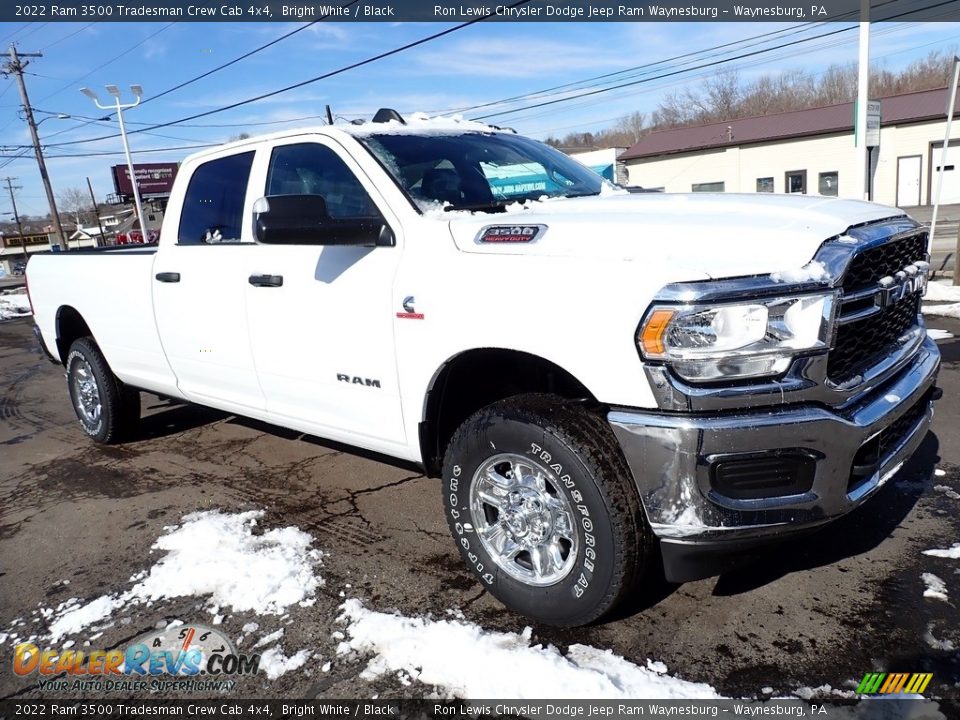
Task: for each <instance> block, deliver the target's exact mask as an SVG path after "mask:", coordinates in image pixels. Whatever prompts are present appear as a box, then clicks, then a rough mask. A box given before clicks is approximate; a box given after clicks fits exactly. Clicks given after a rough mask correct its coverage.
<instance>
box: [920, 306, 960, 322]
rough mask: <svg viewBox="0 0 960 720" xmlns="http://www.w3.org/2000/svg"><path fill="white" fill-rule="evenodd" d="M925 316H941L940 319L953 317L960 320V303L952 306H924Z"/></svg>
mask: <svg viewBox="0 0 960 720" xmlns="http://www.w3.org/2000/svg"><path fill="white" fill-rule="evenodd" d="M923 314H924V315H939V316H940V317H952V318H957V319H958V320H960V303H953V304H952V305H926V304H925V305H924V306H923Z"/></svg>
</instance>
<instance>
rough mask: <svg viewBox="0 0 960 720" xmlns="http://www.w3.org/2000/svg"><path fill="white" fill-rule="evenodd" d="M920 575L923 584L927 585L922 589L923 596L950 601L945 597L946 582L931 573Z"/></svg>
mask: <svg viewBox="0 0 960 720" xmlns="http://www.w3.org/2000/svg"><path fill="white" fill-rule="evenodd" d="M921 577H922V578H923V584H924V585H926V586H927V587H926V589H925V590H924V591H923V596H924V597H925V598H933V599H934V600H943V601H944V602H950V598H949V597H947V584H946V583H945V582H944V581H943V580H941V579H940V578H938V577H937V576H936V575H934V574H933V573H923V575H921Z"/></svg>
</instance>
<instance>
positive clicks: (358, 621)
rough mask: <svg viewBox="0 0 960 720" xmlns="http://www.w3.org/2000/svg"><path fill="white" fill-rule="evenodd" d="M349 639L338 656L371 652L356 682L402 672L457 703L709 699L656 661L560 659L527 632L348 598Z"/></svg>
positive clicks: (602, 656) (602, 655) (585, 650)
mask: <svg viewBox="0 0 960 720" xmlns="http://www.w3.org/2000/svg"><path fill="white" fill-rule="evenodd" d="M340 609H341V610H342V614H341V615H340V618H339V620H340V621H341V622H345V623H347V634H348V635H349V639H347V640H345V641H343V642H341V643H340V645H339V647H338V648H337V653H338V654H340V655H343V654H347V653H350V652H357V653H371V654H373V655H374V657H373V659H372V660H370V662H369V664H368V665H367V668H366V669H365V670H364V671H363V673H362V674H361V676H360V677H362V678H363V679H366V680H372V679H374V678H377V677H380V676H382V675H387V674H395V673H401V672H402V673H405V674H407V675H409V676H410V677H411V678H413V679H415V680H418V681H419V682H421V683H424V684H426V685H433V686H436V687H438V688H441V689H442V691H444V692H446V694H447V695H448V696H450V697H459V698H497V697H509V698H516V699H529V698H533V699H536V698H556V699H575V698H584V697H592V698H620V697H622V698H634V699H636V698H658V699H687V698H696V699H716V698H719V697H720V695H718V694H717V692H716V690H714V689H713V688H712V687H710V686H709V685H704V684H702V683H693V682H688V681H686V680H679V679H677V678H673V677H670V676H669V675H666V674H665V673H666V667H664V666H663V665H662V664H660V663H657V664H650V665H649V667H648V668H642V667H639V666H637V665H634V664H633V663H631V662H629V661H627V660H625V659H623V658H622V657H619V656H617V655H614V654H613V652H611V651H610V650H600V649H597V648H594V647H590V646H587V645H571V646H570V647H569V649H568V651H567V654H566V655H563V654H561V652H560V651H559V650H558V649H557V648H555V647H553V646H552V645H548V646H546V647H545V646H543V645H531V630H530V628H526V629H525V630H524V631H523V632H522V633H505V632H494V631H490V630H484V629H483V628H481V627H480V626H478V625H474V624H473V623H468V622H463V621H459V620H430V619H426V618H408V617H403V616H400V615H390V614H386V613H378V612H374V611H372V610H368V609H366V608H364V607H363V605H362V604H361V603H360V601H359V600H356V599H350V600H347V601H346V602H345V603H343V604H342V605H341V606H340Z"/></svg>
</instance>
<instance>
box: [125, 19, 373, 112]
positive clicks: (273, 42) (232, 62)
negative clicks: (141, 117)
mask: <svg viewBox="0 0 960 720" xmlns="http://www.w3.org/2000/svg"><path fill="white" fill-rule="evenodd" d="M358 2H360V0H350V2H348V3H347V4H346V5H343V6H341V7H340V9H341V10H345V9H346V8H349V7H351V6H353V5H356V4H357V3H358ZM331 14H332V13H328V14H326V15H324V16H323V17H321V18H318V19H316V20H313V21H312V22H308V23H306V24H304V25H301V26H299V27H298V28H296V29H294V30H291V31H290V32H288V33H286V34H284V35H281V36H280V37H278V38H276V39H274V40H271V41H270V42H268V43H266V44H264V45H261V46H260V47H257V48H254V49H253V50H251V51H249V52H246V53H244V54H243V55H240V56H238V57H235V58H234V59H233V60H230V61H228V62H225V63H224V64H223V65H219V66H218V67H215V68H213V69H212V70H208V71H207V72H205V73H202V74H200V75H197V76H196V77H193V78H190V79H189V80H186V81H184V82H182V83H180V84H179V85H174V86H173V87H172V88H167V89H166V90H164V91H163V92H161V93H158V94H157V95H151V96H150V97H148V98H146V99H145V100H143V101H142V102H141V103H140V104H141V105H146V104H147V103H148V102H152V101H154V100H157V99H158V98H162V97H163V96H164V95H169V94H170V93H172V92H175V91H177V90H180V89H181V88H185V87H187V85H192V84H193V83H195V82H197V81H198V80H203V78H205V77H209V76H210V75H213V74H214V73H217V72H220V71H221V70H223V69H224V68H228V67H230V66H231V65H236V64H237V63H238V62H240V61H241V60H246V59H247V58H248V57H250V56H251V55H256V54H257V53H258V52H260V51H262V50H266V49H267V48H269V47H272V46H274V45H276V44H277V43H279V42H282V41H283V40H286V39H287V38H289V37H292V36H294V35H296V34H297V33H299V32H303V31H304V30H306V29H307V28H309V27H311V26H312V25H316V24H317V23H318V22H322V21H323V20H326V19H327V18H329V17H330V15H331Z"/></svg>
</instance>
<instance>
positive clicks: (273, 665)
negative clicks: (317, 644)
mask: <svg viewBox="0 0 960 720" xmlns="http://www.w3.org/2000/svg"><path fill="white" fill-rule="evenodd" d="M309 659H310V651H309V650H300V651H298V652H296V653H294V654H293V655H291V656H290V657H287V656H286V655H284V654H283V649H282V648H281V647H280V646H279V645H278V646H276V647H272V648H270V649H269V650H266V651H265V652H264V653H263V655H261V656H260V665H259V666H258V667H259V668H260V670H263V671H264V672H265V673H266V674H267V677H268V678H270V679H271V680H276V679H277V678H278V677H280V676H281V675H283V674H284V673H288V672H290V671H291V670H296V669H297V668H301V667H303V666H304V665H305V664H306V662H307V660H309Z"/></svg>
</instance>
